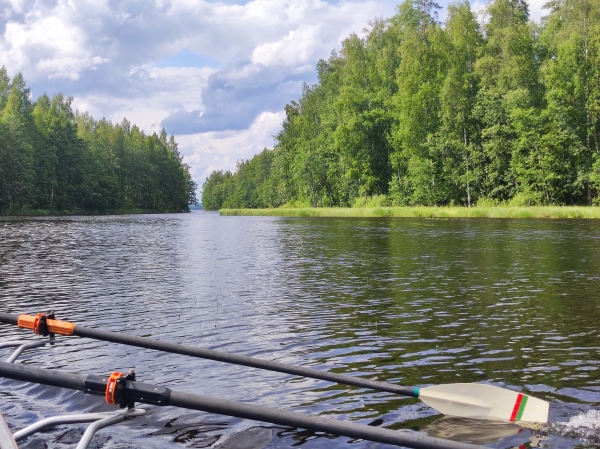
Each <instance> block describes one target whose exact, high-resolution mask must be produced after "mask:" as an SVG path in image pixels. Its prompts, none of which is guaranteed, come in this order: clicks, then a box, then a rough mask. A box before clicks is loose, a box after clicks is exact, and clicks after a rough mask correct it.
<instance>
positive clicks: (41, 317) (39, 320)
mask: <svg viewBox="0 0 600 449" xmlns="http://www.w3.org/2000/svg"><path fill="white" fill-rule="evenodd" d="M17 325H18V326H19V327H22V328H24V329H31V330H33V331H34V332H36V329H37V330H38V331H37V332H36V333H39V334H40V335H52V334H60V335H73V332H74V330H75V324H73V323H69V322H68V321H58V320H56V319H55V318H54V312H50V313H49V314H48V315H45V314H43V313H38V314H37V315H36V316H31V315H19V318H18V320H17ZM44 332H48V333H47V334H45V333H44Z"/></svg>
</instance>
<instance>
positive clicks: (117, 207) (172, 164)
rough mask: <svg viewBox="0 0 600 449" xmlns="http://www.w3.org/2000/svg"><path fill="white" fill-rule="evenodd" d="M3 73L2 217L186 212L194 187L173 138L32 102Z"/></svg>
mask: <svg viewBox="0 0 600 449" xmlns="http://www.w3.org/2000/svg"><path fill="white" fill-rule="evenodd" d="M30 97H31V95H30V91H29V89H28V88H27V86H26V84H25V80H24V79H23V76H22V75H21V74H17V75H16V76H15V77H14V78H13V79H12V81H11V80H10V78H9V76H8V74H7V71H6V69H5V68H4V67H3V68H2V69H0V214H6V215H11V214H20V213H23V212H25V211H36V210H38V211H51V212H52V211H53V212H66V213H92V212H103V211H125V212H126V211H132V210H141V211H148V212H149V211H154V212H187V211H189V204H195V203H196V183H195V182H194V181H193V180H192V178H191V176H190V173H189V167H188V166H187V165H186V164H184V163H183V162H182V157H181V155H180V154H179V151H178V149H177V143H176V142H175V139H174V137H173V136H171V137H170V138H167V133H166V131H165V130H164V129H163V130H162V132H161V133H160V135H157V134H152V135H151V136H148V135H146V134H144V132H142V131H141V130H140V129H139V128H138V127H137V126H135V125H133V126H132V125H131V123H130V122H129V121H127V120H125V119H123V121H122V122H121V123H119V124H116V125H114V124H112V123H111V122H110V121H107V120H105V119H102V120H99V121H96V120H94V119H93V118H92V117H91V116H90V115H89V114H88V113H80V112H75V113H74V112H73V110H72V108H71V104H72V101H73V99H72V98H70V97H68V98H65V97H64V96H63V95H62V94H58V95H55V96H54V97H52V98H50V97H48V96H47V95H45V94H44V95H42V96H40V97H39V98H38V99H37V100H36V101H32V100H31V98H30Z"/></svg>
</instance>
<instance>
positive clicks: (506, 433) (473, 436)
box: [421, 416, 523, 444]
mask: <svg viewBox="0 0 600 449" xmlns="http://www.w3.org/2000/svg"><path fill="white" fill-rule="evenodd" d="M421 430H423V431H424V432H426V433H427V434H428V435H430V436H432V437H437V438H444V439H446V440H454V441H463V442H465V443H473V444H489V443H495V442H496V441H498V440H500V439H502V438H506V437H512V436H514V435H517V434H518V433H520V432H522V431H523V429H522V428H521V427H519V426H517V425H515V424H512V423H507V422H503V421H492V420H484V419H469V418H457V417H450V416H448V417H445V418H440V419H438V420H436V421H434V422H433V423H431V424H429V425H427V426H425V427H423V428H422V429H421Z"/></svg>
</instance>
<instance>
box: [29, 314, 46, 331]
mask: <svg viewBox="0 0 600 449" xmlns="http://www.w3.org/2000/svg"><path fill="white" fill-rule="evenodd" d="M47 318H48V316H47V315H46V314H45V313H38V314H37V315H36V316H35V319H34V320H33V327H32V330H33V333H34V334H36V335H43V332H42V330H41V329H40V325H41V324H42V322H43V321H44V320H45V319H47Z"/></svg>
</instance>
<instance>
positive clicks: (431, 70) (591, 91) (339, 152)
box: [202, 0, 600, 209]
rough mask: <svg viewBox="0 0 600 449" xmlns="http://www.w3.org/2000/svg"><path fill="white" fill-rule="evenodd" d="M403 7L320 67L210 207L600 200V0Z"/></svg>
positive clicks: (415, 1) (225, 176)
mask: <svg viewBox="0 0 600 449" xmlns="http://www.w3.org/2000/svg"><path fill="white" fill-rule="evenodd" d="M438 8H439V6H438V5H437V4H435V3H434V2H433V1H431V0H406V1H405V2H404V3H402V4H401V5H399V6H398V9H397V14H396V15H395V16H394V17H392V18H390V19H388V20H375V21H374V22H372V23H371V24H370V27H369V28H368V29H367V30H365V32H366V33H365V36H364V37H359V36H358V35H356V34H352V35H350V36H349V37H348V38H347V39H345V40H344V42H343V45H342V49H341V51H340V53H339V54H337V53H335V52H333V53H332V55H331V57H330V58H329V59H328V60H327V61H325V60H321V61H320V62H319V63H318V65H317V72H318V82H317V83H316V84H314V85H311V86H308V85H305V86H304V90H303V92H302V96H301V97H300V99H299V100H297V101H292V102H290V103H289V104H288V105H287V106H286V108H285V112H286V118H285V120H284V122H283V126H282V129H281V131H280V132H279V133H278V134H277V136H275V146H274V148H273V149H272V150H265V151H264V152H262V153H261V154H259V155H257V156H255V157H254V158H252V159H251V160H248V161H241V162H239V163H238V165H237V168H236V170H235V172H234V173H231V172H224V173H223V172H221V171H215V172H213V173H212V174H211V175H210V176H209V177H208V178H207V179H206V182H205V183H204V185H203V193H202V202H203V204H204V207H205V208H206V209H218V208H221V207H236V208H239V207H250V208H253V207H278V206H281V205H285V204H294V203H297V204H304V205H310V206H311V207H317V206H351V205H353V204H356V203H357V201H358V200H360V199H361V198H365V197H373V196H377V198H379V199H380V200H381V203H382V204H389V205H463V206H471V205H474V204H487V205H492V204H512V205H542V204H555V205H563V204H564V205H570V204H600V149H599V140H600V124H599V119H600V0H551V1H550V2H549V3H548V4H547V5H546V8H547V10H548V15H547V16H546V17H545V18H543V19H542V21H541V23H540V24H536V23H534V22H532V21H530V20H529V11H528V4H527V2H526V1H524V0H491V1H490V2H489V3H488V5H487V8H486V10H485V15H484V17H483V20H481V21H478V19H477V17H476V15H475V14H474V13H473V11H472V10H471V8H470V5H469V3H468V1H467V0H460V1H458V2H457V3H454V4H451V5H450V6H449V7H448V14H447V19H446V21H445V23H444V24H441V23H439V21H438V16H437V9H438Z"/></svg>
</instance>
